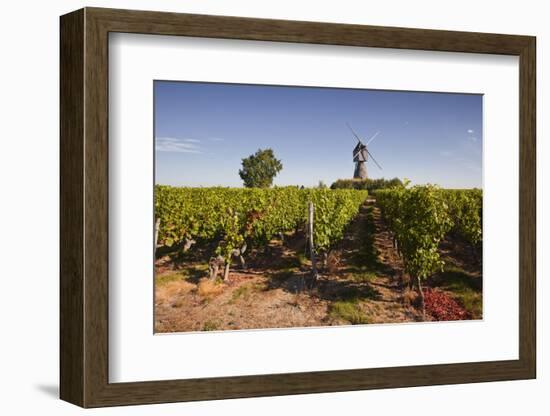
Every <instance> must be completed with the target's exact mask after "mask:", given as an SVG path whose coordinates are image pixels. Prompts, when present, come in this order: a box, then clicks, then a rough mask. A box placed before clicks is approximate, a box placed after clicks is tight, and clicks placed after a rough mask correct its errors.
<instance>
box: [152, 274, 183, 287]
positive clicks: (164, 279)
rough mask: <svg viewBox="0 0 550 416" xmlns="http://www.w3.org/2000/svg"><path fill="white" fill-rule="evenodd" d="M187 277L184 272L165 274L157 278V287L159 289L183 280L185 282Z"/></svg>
mask: <svg viewBox="0 0 550 416" xmlns="http://www.w3.org/2000/svg"><path fill="white" fill-rule="evenodd" d="M186 277H187V276H186V275H185V273H182V272H174V273H168V274H163V275H160V276H156V277H155V285H156V286H157V287H160V286H164V285H165V284H167V283H170V282H179V281H181V280H185V278H186Z"/></svg>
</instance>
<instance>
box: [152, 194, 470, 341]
mask: <svg viewBox="0 0 550 416" xmlns="http://www.w3.org/2000/svg"><path fill="white" fill-rule="evenodd" d="M207 251H208V250H207V249H205V248H202V249H201V248H197V249H196V250H193V249H192V250H190V253H186V254H185V255H181V254H179V255H173V254H172V255H166V256H163V257H161V258H160V259H158V260H157V262H156V265H155V269H156V278H155V279H156V282H155V331H156V332H187V331H211V330H231V329H258V328H288V327H312V326H328V325H349V324H365V323H402V322H417V321H422V320H423V317H422V314H421V312H420V311H419V309H418V307H417V305H418V299H417V295H416V292H412V291H410V290H409V289H408V285H407V280H408V277H407V276H406V275H405V274H404V273H403V264H402V262H401V260H400V258H399V255H398V253H397V251H396V250H395V249H394V247H393V243H392V239H391V235H390V233H389V231H388V230H387V228H386V226H385V224H384V222H383V220H382V218H381V215H380V210H379V209H378V207H377V206H376V204H375V203H374V201H373V200H368V201H367V202H366V203H365V205H363V207H362V208H361V210H360V213H359V214H358V215H357V217H356V218H355V219H354V221H353V222H352V223H351V224H350V225H349V227H348V229H347V231H346V233H345V236H344V238H343V239H342V240H341V242H340V244H339V245H338V246H337V247H335V248H334V249H333V250H332V251H331V253H330V254H329V255H328V258H327V260H326V264H325V265H324V266H323V265H322V264H321V267H320V273H319V279H318V281H317V283H316V285H315V286H314V288H313V289H311V290H309V289H305V290H301V289H302V288H303V283H304V281H306V280H307V279H308V278H309V276H310V274H311V263H310V262H309V260H307V258H306V256H305V238H304V235H303V233H300V232H298V233H296V234H293V235H287V236H284V241H282V240H281V239H278V240H273V241H271V242H270V243H269V245H268V246H267V248H266V249H262V250H260V251H252V252H251V253H248V256H247V267H246V269H240V268H239V267H238V266H237V265H236V264H235V265H233V266H234V268H232V269H231V273H230V277H229V280H228V281H227V282H222V281H217V282H213V281H211V280H210V279H208V270H207V267H206V264H207V261H208V256H207V255H206V254H205V253H207ZM441 253H442V256H443V257H444V259H445V260H446V261H447V262H448V263H449V264H450V265H453V267H455V269H456V270H460V271H461V272H463V275H460V276H461V277H460V278H461V279H466V280H468V288H470V287H473V288H479V292H481V264H480V262H479V260H477V259H476V257H475V255H474V254H472V253H471V252H470V251H469V250H468V247H464V246H463V245H461V243H460V242H456V241H446V242H443V243H442V246H441ZM456 270H455V271H456ZM453 276H454V275H453ZM445 279H446V275H445V274H441V275H437V276H435V277H434V279H432V280H431V281H430V282H429V283H428V284H429V285H431V286H441V290H443V291H446V293H448V294H449V296H453V297H454V294H453V293H452V291H447V289H446V287H445V284H446V283H448V281H447V280H445ZM470 280H472V282H474V283H471V282H470ZM438 290H439V289H438ZM479 296H481V295H480V294H479ZM477 317H479V316H477ZM425 319H427V320H431V319H433V318H431V317H430V316H427V317H426V318H425Z"/></svg>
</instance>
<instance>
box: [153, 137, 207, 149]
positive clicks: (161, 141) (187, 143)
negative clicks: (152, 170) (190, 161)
mask: <svg viewBox="0 0 550 416" xmlns="http://www.w3.org/2000/svg"><path fill="white" fill-rule="evenodd" d="M199 142H200V141H199V140H196V139H176V138H174V137H157V138H156V139H155V149H156V151H157V152H175V153H202V151H201V149H200V147H199V146H198V145H197V143H199Z"/></svg>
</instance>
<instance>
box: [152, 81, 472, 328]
mask: <svg viewBox="0 0 550 416" xmlns="http://www.w3.org/2000/svg"><path fill="white" fill-rule="evenodd" d="M153 89H154V110H153V111H154V132H153V136H154V137H153V142H154V185H153V189H152V190H145V191H147V192H151V191H152V192H153V195H154V230H151V232H152V233H153V235H154V246H153V250H154V256H153V259H154V276H152V279H153V281H154V311H153V313H154V332H155V333H185V332H199V331H227V330H254V329H275V328H306V327H308V328H313V327H327V326H341V325H372V324H404V323H408V324H419V323H428V322H429V323H437V322H442V321H472V320H482V319H483V226H482V224H483V222H482V219H483V215H482V214H483V95H482V94H466V93H457V92H452V91H449V92H431V91H393V90H374V89H359V88H340V87H338V88H336V87H326V86H294V85H257V84H235V83H218V82H215V83H214V82H197V81H173V80H155V81H153ZM144 307H147V306H146V305H144Z"/></svg>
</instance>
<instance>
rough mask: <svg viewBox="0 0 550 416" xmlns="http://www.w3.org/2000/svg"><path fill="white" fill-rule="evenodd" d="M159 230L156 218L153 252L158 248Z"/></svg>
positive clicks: (158, 221)
mask: <svg viewBox="0 0 550 416" xmlns="http://www.w3.org/2000/svg"><path fill="white" fill-rule="evenodd" d="M159 229H160V218H157V220H156V221H155V251H156V250H157V248H158V240H159Z"/></svg>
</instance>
